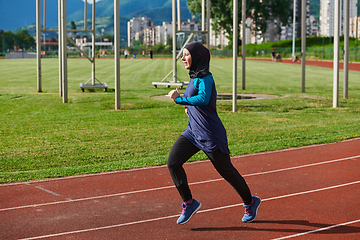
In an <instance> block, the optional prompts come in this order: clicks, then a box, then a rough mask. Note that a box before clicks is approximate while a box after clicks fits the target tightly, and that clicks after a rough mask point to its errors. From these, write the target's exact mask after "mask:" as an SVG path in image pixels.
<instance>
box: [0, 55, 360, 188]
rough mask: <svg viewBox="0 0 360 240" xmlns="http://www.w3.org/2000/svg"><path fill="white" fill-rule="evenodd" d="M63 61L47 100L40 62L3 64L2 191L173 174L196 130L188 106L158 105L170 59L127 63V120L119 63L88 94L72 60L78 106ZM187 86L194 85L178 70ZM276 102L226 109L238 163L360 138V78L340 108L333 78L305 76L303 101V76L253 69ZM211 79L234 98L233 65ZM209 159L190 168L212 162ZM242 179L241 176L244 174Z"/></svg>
mask: <svg viewBox="0 0 360 240" xmlns="http://www.w3.org/2000/svg"><path fill="white" fill-rule="evenodd" d="M58 65H59V64H58V60H57V59H43V60H42V71H43V74H42V77H43V80H42V90H43V92H42V93H37V92H36V91H37V87H36V86H37V80H36V60H35V59H31V60H1V61H0V73H1V74H0V81H1V88H0V121H1V124H0V182H17V181H26V180H30V179H39V178H48V177H60V176H67V175H74V174H84V173H94V172H102V171H111V170H119V169H129V168H137V167H144V166H153V165H161V164H165V163H166V160H167V156H168V152H169V151H170V148H171V146H172V144H173V142H174V141H175V140H176V139H177V137H178V136H179V134H181V133H182V131H184V129H185V128H186V126H187V116H186V115H185V113H184V108H183V107H182V106H178V105H175V104H174V103H173V102H172V101H169V100H159V99H155V98H152V97H154V96H158V95H165V94H166V93H168V91H169V89H167V88H165V87H161V86H160V87H158V88H157V89H155V88H154V87H153V86H152V85H151V82H153V81H160V80H161V79H162V78H163V77H164V76H165V75H166V74H167V73H169V72H170V70H171V67H172V62H171V59H154V60H150V59H143V60H131V59H129V60H123V59H122V60H121V108H122V110H121V111H115V110H114V105H115V99H114V97H115V96H114V95H115V93H114V86H115V83H114V61H113V60H108V59H99V60H98V61H97V62H96V77H97V78H98V79H99V80H100V81H102V82H106V83H107V84H108V85H109V91H108V92H103V91H102V90H100V89H98V90H94V91H89V90H85V93H82V92H81V90H80V87H79V84H80V83H82V82H86V81H87V80H88V79H89V78H90V76H91V65H90V63H89V62H88V61H87V60H80V59H69V60H68V78H69V80H68V85H69V103H68V104H63V103H62V98H61V97H59V93H58V91H59V90H58V89H59V86H58V84H59V83H58V82H59V80H58V79H59V77H58ZM178 66H179V78H180V80H182V81H188V75H187V71H186V70H185V69H183V66H182V63H179V65H178ZM238 68H239V69H238V73H239V81H238V82H239V88H238V89H239V90H238V92H239V93H255V94H271V95H275V96H276V98H273V99H262V100H239V101H238V112H237V113H233V112H232V102H231V101H219V102H218V112H219V115H220V118H221V119H222V120H223V123H224V125H225V127H226V129H227V132H228V138H229V148H230V151H231V154H232V155H240V154H247V153H254V152H261V151H268V150H275V149H284V148H289V147H297V146H304V145H309V144H319V143H329V142H336V141H341V140H344V139H348V138H355V137H359V136H360V72H350V74H349V99H347V100H345V99H343V98H342V78H343V74H342V72H341V73H340V92H339V96H340V98H339V108H337V109H334V108H332V88H333V86H332V84H333V72H332V69H324V68H317V67H306V93H301V66H300V65H291V64H280V63H274V62H259V61H247V63H246V70H247V73H246V90H241V85H240V84H241V61H239V63H238ZM210 71H211V72H212V73H213V75H214V77H215V82H216V84H217V90H218V92H219V93H231V92H232V59H212V60H211V67H210ZM205 158H206V157H205V155H204V154H203V153H199V154H197V155H195V156H194V157H193V158H192V159H191V160H201V159H205ZM239 170H240V171H241V169H239Z"/></svg>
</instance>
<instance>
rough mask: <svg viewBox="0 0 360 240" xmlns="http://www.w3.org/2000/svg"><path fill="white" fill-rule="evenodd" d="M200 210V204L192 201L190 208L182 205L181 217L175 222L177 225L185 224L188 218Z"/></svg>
mask: <svg viewBox="0 0 360 240" xmlns="http://www.w3.org/2000/svg"><path fill="white" fill-rule="evenodd" d="M200 208H201V203H199V202H198V201H196V200H195V199H194V201H193V203H192V204H191V205H190V206H186V205H185V204H184V203H183V204H182V212H181V216H180V217H179V218H178V220H177V224H185V223H187V222H188V221H189V220H190V218H191V217H192V216H193V215H194V214H195V213H196V212H197V211H198V210H199V209H200Z"/></svg>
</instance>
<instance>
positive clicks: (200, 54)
mask: <svg viewBox="0 0 360 240" xmlns="http://www.w3.org/2000/svg"><path fill="white" fill-rule="evenodd" d="M185 48H186V49H187V50H188V51H189V52H190V54H191V60H192V62H191V67H190V71H189V75H190V78H201V77H205V76H207V75H209V74H211V73H210V72H209V64H210V52H209V50H208V49H207V48H206V47H204V46H203V45H202V44H201V43H199V42H190V43H188V44H186V45H185Z"/></svg>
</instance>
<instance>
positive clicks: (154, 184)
mask: <svg viewBox="0 0 360 240" xmlns="http://www.w3.org/2000/svg"><path fill="white" fill-rule="evenodd" d="M359 146H360V138H358V139H353V140H347V141H343V142H339V143H333V144H326V145H314V146H308V147H301V148H293V149H286V150H281V151H273V152H264V153H259V154H251V155H244V156H236V157H233V158H232V161H233V163H234V165H235V167H236V168H237V169H238V170H239V172H240V173H241V174H242V175H243V176H244V178H245V179H246V181H247V182H248V184H249V186H250V188H251V190H252V193H253V195H257V196H259V197H261V198H262V204H261V206H260V208H259V212H258V217H257V218H256V220H255V221H254V222H252V223H247V224H245V223H242V222H241V218H242V215H243V212H244V209H243V207H242V203H241V199H240V198H239V196H238V195H237V194H236V192H235V191H234V190H233V189H232V188H231V187H230V185H229V184H228V183H227V182H225V181H224V180H222V179H221V177H220V176H219V175H218V173H217V172H216V171H215V170H214V168H213V167H212V165H211V163H210V162H209V161H200V162H194V163H188V164H186V165H185V168H186V171H187V175H188V178H189V182H190V184H191V189H192V191H193V195H194V197H195V198H196V199H197V200H199V201H200V202H201V203H202V209H201V210H200V211H199V212H198V213H196V214H195V215H194V216H193V218H192V219H191V220H190V221H189V222H188V223H186V224H184V225H177V224H176V219H177V218H178V216H179V214H180V212H181V198H180V197H179V195H178V193H177V191H176V189H175V188H174V187H173V184H172V181H171V177H170V175H169V173H168V171H167V168H166V166H160V167H150V168H144V169H137V170H127V171H117V172H110V173H102V174H91V175H81V176H74V177H66V178H57V179H46V180H38V181H31V182H26V183H16V184H2V185H0V219H1V221H0V229H1V231H0V239H6V240H11V239H230V238H234V239H301V240H303V239H326V240H330V239H360V211H359V209H360V201H359V199H360V174H359V169H360V147H359Z"/></svg>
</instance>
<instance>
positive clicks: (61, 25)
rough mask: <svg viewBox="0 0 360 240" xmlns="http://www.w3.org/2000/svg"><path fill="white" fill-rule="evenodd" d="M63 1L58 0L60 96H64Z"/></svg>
mask: <svg viewBox="0 0 360 240" xmlns="http://www.w3.org/2000/svg"><path fill="white" fill-rule="evenodd" d="M61 6H62V3H61V0H58V57H59V96H60V97H62V95H63V93H62V49H63V44H62V31H63V30H62V29H63V24H62V17H61V14H62V12H61V9H62V7H61Z"/></svg>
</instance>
